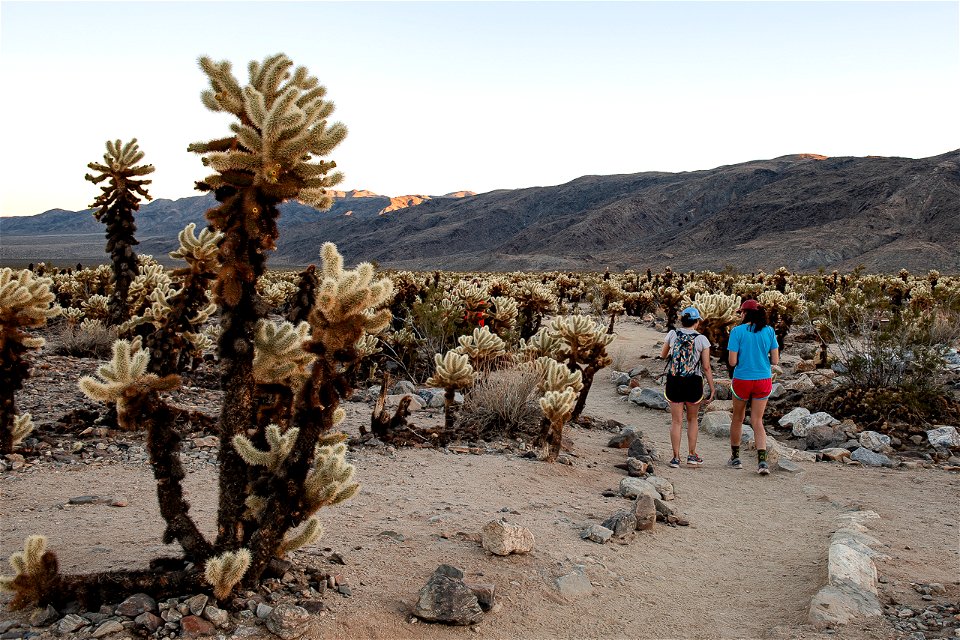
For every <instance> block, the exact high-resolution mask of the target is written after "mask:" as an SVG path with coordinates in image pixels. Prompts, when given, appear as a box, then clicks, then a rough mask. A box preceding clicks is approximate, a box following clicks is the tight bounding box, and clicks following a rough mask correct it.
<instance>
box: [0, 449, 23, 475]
mask: <svg viewBox="0 0 960 640" xmlns="http://www.w3.org/2000/svg"><path fill="white" fill-rule="evenodd" d="M4 458H6V459H7V466H8V467H9V468H10V469H13V470H14V471H17V470H18V469H23V466H24V465H25V464H26V459H25V458H24V457H23V456H22V455H20V454H19V453H8V454H7V455H5V456H4Z"/></svg>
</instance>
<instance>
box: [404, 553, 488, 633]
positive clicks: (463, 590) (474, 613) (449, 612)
mask: <svg viewBox="0 0 960 640" xmlns="http://www.w3.org/2000/svg"><path fill="white" fill-rule="evenodd" d="M413 614H414V615H415V616H417V617H418V618H420V619H422V620H427V621H429V622H443V623H445V624H454V625H468V624H475V623H477V622H480V619H481V618H483V609H481V608H480V601H479V600H478V599H477V596H476V594H475V593H474V592H473V591H471V590H470V588H469V587H468V586H467V585H466V584H464V582H463V572H462V571H460V570H459V569H457V568H456V567H451V566H450V565H445V564H442V565H440V566H439V567H437V569H436V571H434V572H433V575H431V576H430V579H429V580H428V581H427V584H426V585H424V586H423V588H422V589H420V597H419V598H418V599H417V605H416V607H415V608H414V610H413Z"/></svg>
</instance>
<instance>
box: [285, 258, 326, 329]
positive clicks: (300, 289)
mask: <svg viewBox="0 0 960 640" xmlns="http://www.w3.org/2000/svg"><path fill="white" fill-rule="evenodd" d="M319 284H320V281H319V279H318V278H317V265H315V264H312V265H310V266H309V267H307V268H306V269H304V270H303V271H302V272H301V273H300V280H299V282H297V295H296V297H294V299H293V302H292V303H291V304H290V311H288V312H287V321H288V322H291V323H293V324H300V323H301V322H303V321H305V320H306V319H307V318H308V317H309V316H310V310H311V309H313V301H314V300H315V299H316V297H317V287H318V286H319Z"/></svg>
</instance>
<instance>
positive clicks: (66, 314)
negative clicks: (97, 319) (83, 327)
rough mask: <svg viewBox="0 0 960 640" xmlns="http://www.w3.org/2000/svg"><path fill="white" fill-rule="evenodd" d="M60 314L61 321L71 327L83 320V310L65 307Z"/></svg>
mask: <svg viewBox="0 0 960 640" xmlns="http://www.w3.org/2000/svg"><path fill="white" fill-rule="evenodd" d="M62 313H63V319H64V320H66V322H67V325H68V326H71V327H75V326H76V325H77V323H79V322H80V320H81V319H82V318H83V309H77V308H75V307H66V308H65V309H63V312H62Z"/></svg>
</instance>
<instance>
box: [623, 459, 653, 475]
mask: <svg viewBox="0 0 960 640" xmlns="http://www.w3.org/2000/svg"><path fill="white" fill-rule="evenodd" d="M648 467H649V463H647V462H643V461H641V460H637V459H636V458H627V473H628V474H630V477H631V478H640V477H642V476H645V475H647V469H648Z"/></svg>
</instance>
